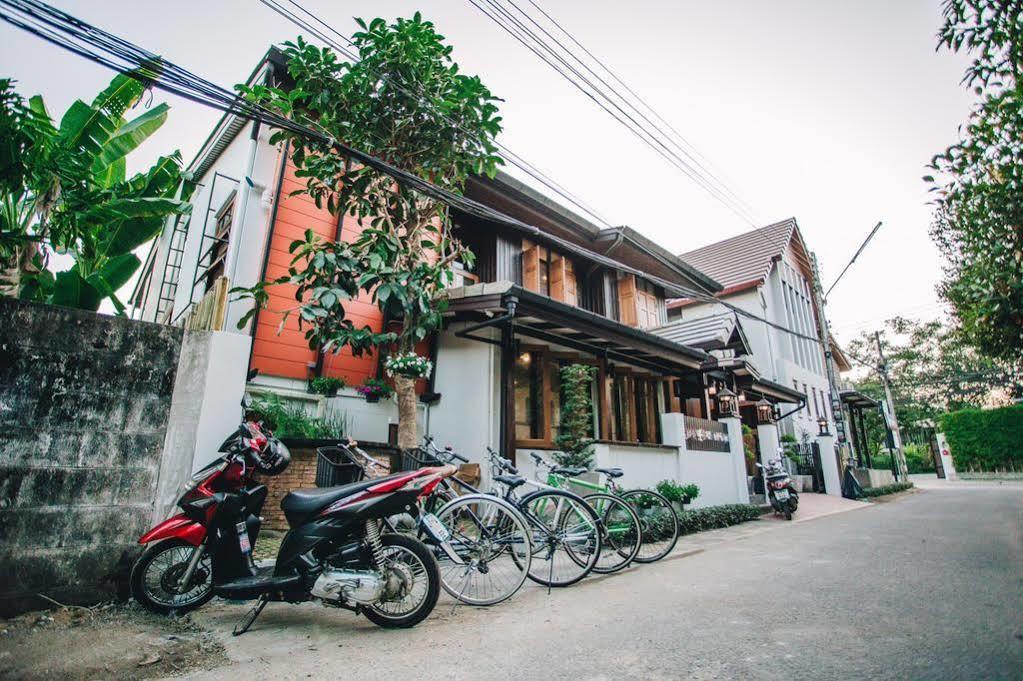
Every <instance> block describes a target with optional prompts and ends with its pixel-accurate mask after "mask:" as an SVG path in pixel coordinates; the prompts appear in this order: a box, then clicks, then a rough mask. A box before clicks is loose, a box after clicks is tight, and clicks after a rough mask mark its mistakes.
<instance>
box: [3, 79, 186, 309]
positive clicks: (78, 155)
mask: <svg viewBox="0 0 1023 681" xmlns="http://www.w3.org/2000/svg"><path fill="white" fill-rule="evenodd" d="M146 89H147V83H146V81H145V80H144V79H143V78H142V77H140V76H137V75H136V74H121V75H118V76H116V77H115V78H114V79H113V80H112V81H111V83H110V85H109V86H107V88H106V89H105V90H103V91H102V92H101V93H99V95H97V96H96V98H95V99H94V100H93V101H92V103H91V104H86V103H85V102H83V101H81V100H78V101H75V102H74V103H73V104H72V105H71V106H70V107H69V108H68V110H67V111H66V112H65V113H64V115H63V117H62V118H61V120H60V123H59V125H55V124H54V123H53V120H52V119H51V118H50V115H49V113H48V112H47V110H46V107H45V105H44V103H43V100H42V98H41V97H39V96H38V95H37V96H35V97H32V98H31V99H30V100H28V101H27V102H26V101H25V100H24V99H23V98H22V97H21V96H20V95H18V94H17V92H15V91H14V88H13V83H12V81H10V80H0V140H2V141H0V292H2V293H3V294H5V295H9V296H17V297H20V298H23V299H28V300H37V301H41V302H48V303H53V304H56V305H64V306H67V307H77V308H83V309H87V310H96V309H98V308H99V305H100V303H101V302H102V301H103V300H104V299H109V300H110V301H111V302H112V304H113V305H114V307H115V309H116V310H117V311H118V312H123V311H124V305H123V304H122V303H121V301H120V300H119V299H118V297H117V291H118V289H120V288H121V287H122V286H124V285H125V284H126V283H127V282H128V281H129V279H131V277H132V276H133V275H134V274H135V272H136V271H137V270H138V268H139V267H140V265H141V262H140V261H139V259H138V257H136V256H135V255H134V253H133V251H134V250H135V249H137V248H138V247H139V246H142V245H143V244H145V243H147V242H148V241H150V240H152V239H153V238H154V237H156V235H158V234H159V233H160V232H161V230H162V229H163V225H164V220H165V219H166V218H167V217H168V216H170V215H179V214H184V213H186V212H188V210H189V205H188V203H187V200H186V199H187V195H183V193H184V194H187V191H188V190H189V189H190V186H191V185H190V184H189V187H188V188H186V187H183V186H182V183H183V173H182V164H181V155H180V153H179V152H177V151H175V152H174V153H172V154H170V155H167V156H163V157H160V158H159V159H157V161H156V163H155V164H154V165H153V166H152V167H151V168H149V169H148V170H147V171H145V172H141V173H138V174H136V175H134V176H132V177H127V172H126V157H127V155H128V154H129V153H130V152H132V151H133V150H134V149H135V148H136V147H138V146H139V145H140V144H141V143H142V142H144V141H145V140H146V139H148V138H149V136H150V135H152V134H153V133H154V132H156V130H158V129H159V128H160V126H162V125H163V123H164V121H166V119H167V111H168V107H167V105H166V104H159V105H157V106H154V107H152V108H150V109H147V110H146V111H144V112H142V113H141V114H139V115H138V116H136V117H134V118H132V119H130V120H129V119H127V118H125V114H126V113H127V112H128V110H129V109H131V108H133V107H134V106H135V105H136V104H138V103H139V101H140V100H141V98H142V96H143V94H144V93H145V92H146ZM179 190H182V191H179ZM52 252H56V253H61V254H68V255H70V256H71V257H72V258H73V260H74V265H73V266H72V268H71V269H69V270H66V271H62V272H57V273H56V274H54V273H53V272H52V271H51V270H50V268H49V265H50V255H51V253H52Z"/></svg>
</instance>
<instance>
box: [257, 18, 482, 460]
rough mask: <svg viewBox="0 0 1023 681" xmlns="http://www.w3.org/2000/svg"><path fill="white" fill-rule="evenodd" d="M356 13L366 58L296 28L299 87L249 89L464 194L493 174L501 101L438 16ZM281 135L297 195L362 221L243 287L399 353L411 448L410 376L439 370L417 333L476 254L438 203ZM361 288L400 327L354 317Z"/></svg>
mask: <svg viewBox="0 0 1023 681" xmlns="http://www.w3.org/2000/svg"><path fill="white" fill-rule="evenodd" d="M356 21H357V22H358V24H359V26H360V27H361V29H362V30H360V31H358V32H356V33H355V34H353V36H352V41H353V42H354V44H355V46H356V48H357V50H358V53H359V59H358V61H356V62H354V63H347V62H342V61H340V60H338V58H337V56H336V55H335V54H334V53H333V52H332V51H331V50H329V49H327V48H322V49H321V48H317V47H315V46H313V45H310V44H308V43H307V42H305V41H304V40H302V39H301V38H299V39H298V40H296V41H295V42H289V43H285V45H284V48H283V50H284V53H285V55H286V57H287V60H288V71H289V74H290V76H291V78H292V79H293V82H294V84H293V86H291V87H290V88H289V89H287V90H285V89H279V88H273V87H267V86H255V87H245V86H241V87H240V89H241V91H242V92H244V93H245V95H246V96H248V97H249V98H251V99H252V100H254V101H257V102H260V103H261V104H263V105H266V106H269V107H271V108H273V109H275V110H277V111H279V112H281V113H283V114H285V115H286V116H288V117H290V118H292V119H293V120H295V121H297V122H299V123H303V124H306V125H311V126H313V127H315V128H316V129H318V130H320V131H322V132H325V133H327V134H328V135H329V136H330V137H332V138H333V139H336V140H342V141H344V142H345V143H346V144H347V145H349V146H351V147H354V148H356V149H359V150H360V151H363V152H365V153H368V154H370V155H372V156H375V157H377V158H380V159H382V160H384V161H386V162H387V163H389V164H391V165H393V166H396V167H398V168H401V169H402V170H405V171H407V172H410V173H413V174H415V175H418V176H419V177H421V178H423V179H426V180H429V181H430V182H433V183H434V184H436V185H439V186H441V187H443V188H445V189H447V190H449V191H452V192H456V193H460V192H461V191H462V188H463V185H464V183H465V181H466V180H467V179H468V177H469V176H470V175H471V174H487V175H490V176H493V175H494V173H496V171H497V166H498V164H499V163H500V158H499V157H498V156H497V154H496V147H495V145H494V138H495V137H496V136H497V134H498V133H499V132H500V130H501V122H500V121H501V119H500V117H499V116H498V115H497V106H496V104H495V102H496V101H498V100H497V98H496V97H494V96H493V95H492V94H491V93H490V90H488V89H487V88H486V86H484V85H483V83H482V82H481V81H480V79H479V78H478V77H475V76H467V75H464V74H462V73H460V72H459V69H458V66H457V64H455V63H454V61H453V60H452V58H451V51H452V50H451V47H450V46H448V45H446V44H445V43H444V37H443V36H442V35H440V34H438V33H437V31H436V29H435V28H434V25H433V24H432V23H431V22H429V21H425V20H423V18H422V17H421V16H420V15H419V13H416V14H415V16H414V17H412V18H411V19H398V20H396V21H395V22H394V23H390V24H388V23H387V22H386V21H384V20H383V19H374V20H373V21H371V22H369V23H366V22H364V21H362V20H361V19H357V20H356ZM272 141H273V142H274V143H279V142H287V143H288V145H289V149H290V150H291V157H292V160H293V161H294V163H295V166H296V168H297V171H296V175H297V176H298V177H299V178H302V179H303V180H304V181H305V187H303V188H302V189H301V190H300V192H301V193H305V194H308V195H309V196H311V197H312V198H313V200H314V201H315V202H316V205H318V206H326V207H327V209H328V210H329V211H330V212H331V213H333V214H336V215H339V216H346V215H347V216H352V217H353V218H354V219H355V220H357V222H358V225H359V228H360V230H361V231H360V232H359V233H358V235H357V236H356V237H355V238H354V239H351V240H341V241H339V242H336V243H335V242H329V241H324V240H321V239H318V238H316V237H315V236H314V235H313V233H312V232H311V231H309V232H307V233H306V238H305V239H304V240H300V241H296V242H294V243H293V244H292V245H291V250H292V252H293V253H294V260H293V263H292V266H291V268H290V270H289V273H288V275H287V276H285V277H282V278H280V279H278V280H276V281H273V282H269V283H260V284H257V285H256V286H255V287H253V288H251V289H244V290H241V289H240V290H237V292H238V293H240V294H241V296H242V297H251V298H253V299H254V301H255V303H256V307H260V306H264V305H265V304H266V302H267V294H266V287H267V286H273V285H281V284H288V285H292V286H295V298H296V302H297V304H296V306H295V307H294V308H293V309H292V310H290V311H289V312H287V313H285V317H284V320H286V319H287V315H288V314H290V313H292V312H293V313H296V314H297V315H298V320H299V325H300V327H301V328H303V329H305V336H306V339H307V340H308V341H309V345H310V347H312V348H314V349H316V350H319V351H322V352H338V351H340V350H341V349H342V348H345V347H347V348H349V349H350V350H351V352H352V353H353V354H355V355H361V354H363V353H366V352H372V351H373V350H374V349H375V348H379V347H381V346H383V347H384V348H386V349H388V350H390V351H391V356H390V358H389V361H388V363H387V365H386V366H387V368H388V373H389V374H391V376H392V377H393V380H394V384H395V389H396V394H397V397H398V415H399V424H398V444H399V446H400V447H403V448H409V447H414V446H416V445H417V444H418V440H419V437H418V432H417V425H416V395H415V379H416V378H418V377H420V376H422V375H424V373H428V371H429V370H430V366H429V363H428V362H426V361H419V360H416V359H415V358H414V357H412V356H413V355H414V354H415V348H416V345H417V343H419V342H420V341H422V340H424V339H425V338H426V337H427V336H428V334H430V333H431V332H433V331H435V330H437V329H438V328H439V327H440V324H441V315H442V313H443V310H444V301H443V299H442V297H440V296H439V294H440V293H441V291H442V289H443V288H444V287H445V286H447V285H448V284H449V283H450V282H451V281H452V280H453V275H452V271H451V268H452V265H453V264H454V263H456V262H459V263H462V264H464V265H467V266H471V265H472V263H473V255H472V253H471V252H470V251H469V250H468V249H467V248H465V247H464V246H463V245H462V244H461V243H460V242H459V241H458V240H457V239H455V238H454V237H453V236H452V234H451V218H450V215H449V213H448V208H447V206H446V205H444V204H443V203H441V202H439V201H436V200H435V199H432V198H430V197H427V196H425V195H423V194H420V193H418V192H416V191H414V190H412V189H411V188H409V187H406V186H403V185H402V184H400V183H398V182H396V181H395V180H394V178H392V177H390V176H388V175H386V174H383V173H381V172H378V171H377V170H375V169H373V168H370V167H368V166H365V165H362V164H359V163H357V162H353V161H352V159H350V158H348V157H346V156H345V155H343V154H342V153H340V152H339V150H338V148H337V147H336V146H335V145H332V144H329V143H323V142H320V141H316V140H311V139H309V138H308V137H307V136H304V135H301V134H299V133H296V132H293V131H285V130H279V131H276V132H275V133H274V136H273V138H272ZM361 293H365V294H368V295H369V296H370V297H371V299H372V300H373V301H374V302H375V303H376V304H377V305H378V306H379V307H380V309H381V310H382V311H383V312H384V316H385V318H386V319H389V320H394V322H395V323H394V325H393V326H392V327H385V328H384V329H383V330H380V331H375V330H373V329H371V328H370V327H368V326H362V327H359V326H357V325H356V324H355V323H354V322H353V321H352V320H351V319H349V318H348V317H347V315H346V311H345V306H344V305H345V301H347V300H350V299H352V298H354V297H356V296H358V295H360V294H361ZM284 320H282V325H283V323H284ZM247 321H248V318H245V319H243V320H242V322H241V324H242V325H244V324H245V323H247Z"/></svg>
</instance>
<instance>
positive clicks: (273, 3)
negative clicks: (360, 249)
mask: <svg viewBox="0 0 1023 681" xmlns="http://www.w3.org/2000/svg"><path fill="white" fill-rule="evenodd" d="M287 1H288V3H289V4H290V5H292V6H293V7H295V8H296V9H297V10H298V11H299V12H301V13H302V14H304V15H305V16H307V17H309V19H311V20H312V21H314V22H316V23H317V24H319V25H320V26H322V27H323V30H325V31H329V32H330V33H333V34H334V35H336V36H337V37H338V38H340V39H341V40H343V41H344V42H346V43H347V44H348V45H349V46H350V47H352V48H356V47H357V46H356V44H355V42H354V41H352V40H351V39H350V38H348V36H346V35H344V34H343V33H341V32H340V31H338V30H337V29H336V28H334V27H333V26H331V25H330V24H328V23H327V22H325V21H324V20H323V19H321V18H320V17H319V16H317V15H316V14H314V13H313V12H310V11H309V10H308V9H306V8H305V7H304V6H303V5H302V4H301V3H299V2H296V1H295V0H287ZM260 2H262V3H263V4H264V5H265V6H267V7H268V8H270V9H271V10H273V11H274V12H276V13H277V14H279V15H280V16H282V17H284V18H285V19H287V20H288V21H289V22H291V23H292V24H294V25H295V26H297V27H298V28H300V29H301V30H304V31H307V32H309V33H311V34H313V35H314V36H316V37H317V38H318V39H319V40H320V41H321V42H323V43H325V44H326V45H329V46H330V47H332V48H334V49H335V50H337V51H338V52H340V53H341V54H343V55H344V56H346V57H347V58H348V59H349V60H351V61H352V62H356V61H358V60H359V57H358V55H356V54H354V53H353V52H351V51H350V50H348V49H346V48H345V47H344V46H342V45H340V44H339V43H338V42H337V41H336V40H333V39H331V38H329V37H328V36H327V35H325V34H324V32H323V31H321V30H319V29H317V28H316V27H314V26H312V25H310V24H309V23H308V21H304V20H302V19H301V18H299V17H298V16H297V15H296V14H295V13H294V12H292V11H290V10H288V9H287V8H285V7H283V6H282V4H281V2H280V1H279V0H260ZM373 73H374V75H376V76H377V77H378V78H380V79H381V80H384V81H386V82H387V83H388V84H390V85H391V86H393V87H394V88H395V89H396V90H398V91H399V92H402V93H403V94H405V95H406V96H408V97H410V98H412V99H416V98H417V95H418V96H419V97H422V98H423V99H425V100H426V101H427V102H428V103H429V104H430V105H431V107H432V108H431V109H430V111H431V112H432V113H433V114H435V115H436V116H438V117H439V118H441V119H442V120H445V121H447V122H448V123H450V124H451V125H453V126H455V127H457V128H458V129H460V130H461V131H462V132H465V133H468V132H469V131H468V130H466V129H465V127H464V126H462V125H461V124H460V123H458V121H455V120H454V119H452V118H451V117H450V116H448V115H446V114H445V113H443V112H442V111H440V110H439V109H438V108H437V103H436V102H435V101H432V99H431V98H430V95H429V93H428V92H426V90H425V89H424V88H423V86H422V84H421V83H409V84H408V87H406V84H405V83H397V82H395V81H394V79H393V78H390V77H389V76H387V75H386V74H381V73H379V72H373ZM408 88H413V89H415V90H416V92H415V93H413V92H411V91H410V90H409V89H408ZM493 143H494V145H495V146H496V147H497V148H498V149H499V150H500V151H501V152H502V153H501V156H502V157H503V158H504V159H505V160H507V161H509V162H510V163H511V164H512V165H514V166H515V167H517V168H519V169H520V170H522V171H523V172H525V173H526V174H527V175H529V176H530V177H532V178H533V179H534V180H536V181H538V182H540V183H541V184H543V185H544V186H545V187H547V188H548V189H550V190H551V191H553V192H555V193H556V194H558V195H559V196H561V197H562V198H563V199H565V200H566V201H568V202H569V203H571V204H572V205H574V206H576V207H577V208H579V209H580V210H582V211H583V212H584V213H586V214H587V215H589V216H590V217H593V218H595V219H596V220H597V222H600V223H601V224H603V225H605V226H607V227H613V225H612V224H611V223H610V222H609V221H608V220H607V219H606V218H605V217H604V216H603V215H601V213H600V212H598V211H597V210H595V209H594V208H592V207H591V206H589V205H588V204H586V203H585V202H583V201H582V199H580V198H579V197H577V196H576V195H575V194H573V193H572V192H570V191H569V190H568V189H566V188H565V187H564V186H563V185H561V184H560V183H558V182H557V181H556V180H554V179H553V178H551V177H550V176H549V175H547V174H546V173H544V172H543V171H542V170H540V169H539V168H537V167H536V166H535V165H534V164H532V163H530V162H529V161H527V160H526V159H525V158H523V157H522V156H521V155H520V154H517V153H516V152H514V151H512V150H511V149H510V148H508V147H507V146H506V145H504V144H502V143H501V142H498V141H497V140H493Z"/></svg>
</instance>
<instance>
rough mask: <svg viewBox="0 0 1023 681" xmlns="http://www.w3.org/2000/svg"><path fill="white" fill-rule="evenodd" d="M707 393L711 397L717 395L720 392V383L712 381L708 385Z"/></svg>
mask: <svg viewBox="0 0 1023 681" xmlns="http://www.w3.org/2000/svg"><path fill="white" fill-rule="evenodd" d="M707 394H708V395H710V396H711V397H714V396H715V395H717V394H718V384H717V383H711V384H710V385H709V386H708V387H707Z"/></svg>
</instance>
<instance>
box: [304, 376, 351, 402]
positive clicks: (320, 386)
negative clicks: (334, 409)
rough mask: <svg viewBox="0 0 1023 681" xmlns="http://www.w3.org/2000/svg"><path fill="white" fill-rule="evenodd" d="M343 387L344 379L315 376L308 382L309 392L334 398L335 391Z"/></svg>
mask: <svg viewBox="0 0 1023 681" xmlns="http://www.w3.org/2000/svg"><path fill="white" fill-rule="evenodd" d="M343 387H345V379H343V378H334V377H333V376H317V377H316V378H314V379H313V380H311V381H309V390H310V391H311V392H314V393H316V394H317V395H326V396H327V397H336V396H337V391H338V390H340V389H341V388H343Z"/></svg>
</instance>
